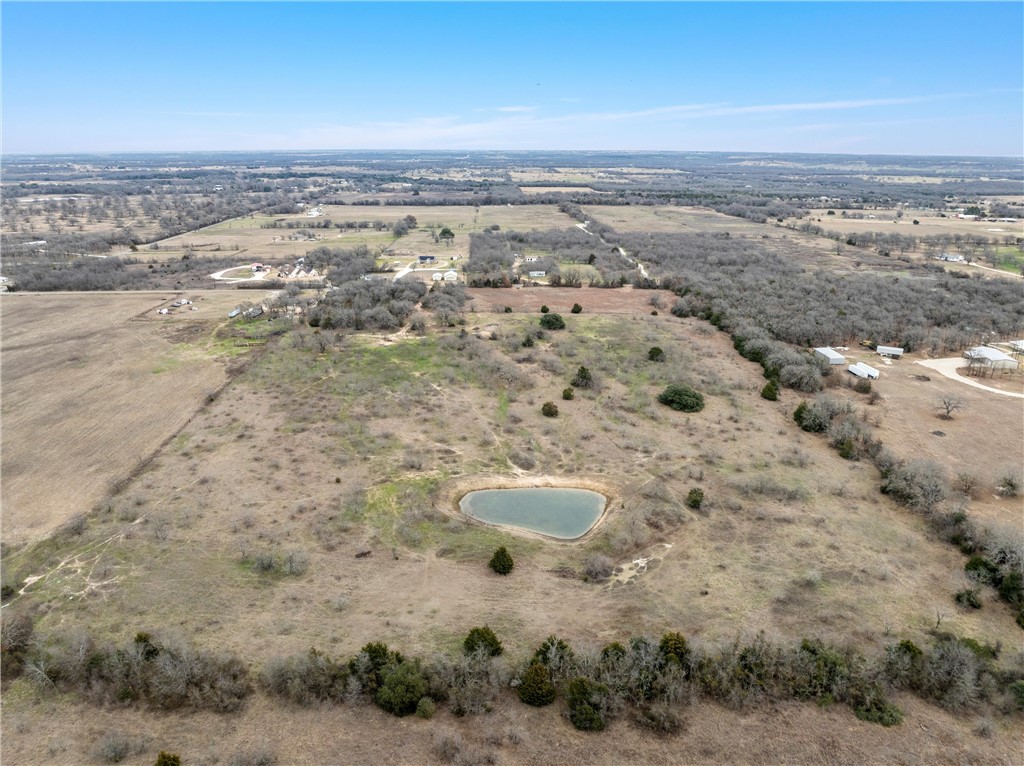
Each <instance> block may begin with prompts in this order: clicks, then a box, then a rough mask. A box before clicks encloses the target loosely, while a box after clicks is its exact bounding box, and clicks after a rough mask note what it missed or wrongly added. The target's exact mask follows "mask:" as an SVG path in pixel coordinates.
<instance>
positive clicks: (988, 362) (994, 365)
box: [964, 346, 1019, 375]
mask: <svg viewBox="0 0 1024 766" xmlns="http://www.w3.org/2000/svg"><path fill="white" fill-rule="evenodd" d="M964 358H965V359H967V360H968V370H971V369H980V370H981V372H982V373H984V372H985V370H991V371H992V374H993V375H995V373H996V370H1007V371H1008V370H1016V369H1017V367H1018V365H1019V362H1018V361H1017V360H1016V359H1014V358H1013V357H1012V356H1010V355H1009V354H1007V353H1005V352H1003V351H1000V350H999V349H997V348H992V347H990V346H975V347H974V348H972V349H970V350H968V351H964Z"/></svg>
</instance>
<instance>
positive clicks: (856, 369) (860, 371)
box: [847, 362, 878, 380]
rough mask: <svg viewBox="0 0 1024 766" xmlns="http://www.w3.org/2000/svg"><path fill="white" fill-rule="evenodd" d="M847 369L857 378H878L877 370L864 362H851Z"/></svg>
mask: <svg viewBox="0 0 1024 766" xmlns="http://www.w3.org/2000/svg"><path fill="white" fill-rule="evenodd" d="M847 369H848V370H849V371H850V372H852V373H853V374H854V375H856V376H857V377H858V378H864V379H865V380H878V370H876V369H875V368H874V367H872V366H871V365H869V364H864V362H857V363H856V364H851V365H850V366H849V367H847Z"/></svg>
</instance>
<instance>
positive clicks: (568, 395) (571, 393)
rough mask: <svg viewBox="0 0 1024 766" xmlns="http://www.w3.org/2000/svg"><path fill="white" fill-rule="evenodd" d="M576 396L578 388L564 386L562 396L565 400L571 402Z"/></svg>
mask: <svg viewBox="0 0 1024 766" xmlns="http://www.w3.org/2000/svg"><path fill="white" fill-rule="evenodd" d="M575 397H576V389H575V388H573V387H572V386H569V387H568V388H563V389H562V398H563V399H565V401H567V402H570V401H572V400H573V399H574V398H575Z"/></svg>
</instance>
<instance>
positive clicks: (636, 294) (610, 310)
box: [467, 287, 675, 315]
mask: <svg viewBox="0 0 1024 766" xmlns="http://www.w3.org/2000/svg"><path fill="white" fill-rule="evenodd" d="M467 294H468V296H469V302H470V306H471V307H473V308H474V309H475V310H476V311H478V312H486V311H493V312H501V311H504V310H505V307H506V306H511V307H512V310H513V311H515V312H525V313H536V312H538V311H540V307H541V306H547V307H548V308H550V309H551V310H552V311H554V312H558V313H561V314H563V315H568V314H569V310H570V309H571V308H572V307H573V304H575V303H579V304H580V305H581V306H582V307H583V311H584V312H585V313H587V314H650V313H651V311H653V310H655V308H656V306H655V305H654V304H652V303H651V301H652V300H656V301H657V302H658V304H657V305H659V306H660V307H661V309H660V311H661V312H666V313H667V310H668V309H669V308H671V306H672V301H673V300H675V296H674V295H673V294H672V293H671V292H669V291H668V290H630V289H627V290H606V289H603V288H598V287H515V288H507V289H497V290H492V289H490V288H486V287H473V288H470V289H469V290H468V291H467Z"/></svg>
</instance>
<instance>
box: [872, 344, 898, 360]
mask: <svg viewBox="0 0 1024 766" xmlns="http://www.w3.org/2000/svg"><path fill="white" fill-rule="evenodd" d="M875 351H877V352H878V354H879V355H880V356H891V357H892V358H893V359H899V358H900V357H901V356H903V349H902V348H900V347H899V346H876V347H875Z"/></svg>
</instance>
